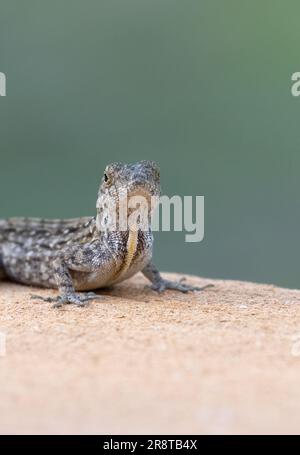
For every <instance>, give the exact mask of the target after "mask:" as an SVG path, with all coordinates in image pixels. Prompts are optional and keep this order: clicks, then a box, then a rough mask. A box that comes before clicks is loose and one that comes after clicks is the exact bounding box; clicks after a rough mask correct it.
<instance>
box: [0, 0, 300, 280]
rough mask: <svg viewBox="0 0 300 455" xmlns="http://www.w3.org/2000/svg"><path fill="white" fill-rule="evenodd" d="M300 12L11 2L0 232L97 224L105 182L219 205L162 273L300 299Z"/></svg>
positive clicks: (158, 251)
mask: <svg viewBox="0 0 300 455" xmlns="http://www.w3.org/2000/svg"><path fill="white" fill-rule="evenodd" d="M299 17H300V3H299V1H291V0H288V1H285V2H283V1H276V0H259V1H258V0H252V1H247V2H242V1H240V0H226V1H223V0H218V1H216V0H185V1H182V0H86V1H79V0H68V1H66V0H64V1H62V0H60V1H58V0H51V1H50V0H48V1H45V0H42V1H41V0H27V1H26V2H22V1H20V0H18V1H16V0H1V6H0V71H2V72H4V73H5V74H6V77H7V97H5V98H4V97H2V98H0V138H1V149H0V150H1V152H0V217H2V218H4V217H8V216H16V215H26V216H43V217H74V216H78V215H89V214H94V213H95V199H96V193H97V189H98V184H99V180H100V178H101V176H102V172H103V168H104V166H105V165H106V164H107V163H108V162H111V161H116V160H117V161H125V162H128V161H129V162H131V161H135V160H140V159H154V160H157V161H158V162H159V164H160V166H161V173H162V183H163V193H165V194H168V195H173V194H180V195H196V194H198V195H204V196H205V239H204V241H203V242H201V243H196V244H195V243H185V241H184V234H183V233H157V234H156V248H155V259H156V262H157V264H158V265H159V267H160V268H161V269H162V270H173V271H179V272H187V273H188V272H189V273H194V274H199V275H203V276H207V277H218V278H234V279H243V280H253V281H259V282H271V283H277V284H279V285H283V286H289V287H300V266H299V263H300V261H299V256H300V240H299V224H300V209H299V202H298V201H299V195H300V190H299V178H298V175H299V169H300V147H299V146H300V134H299V130H300V127H299V120H300V98H293V97H292V96H291V92H290V90H291V74H292V73H293V72H295V71H300V57H299V55H300V54H299V44H300V29H299V23H298V22H299Z"/></svg>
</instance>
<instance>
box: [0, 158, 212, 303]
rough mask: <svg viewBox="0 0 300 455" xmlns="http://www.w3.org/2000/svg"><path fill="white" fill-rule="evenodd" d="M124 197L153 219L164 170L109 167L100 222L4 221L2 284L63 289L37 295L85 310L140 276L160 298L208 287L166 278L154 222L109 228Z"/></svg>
mask: <svg viewBox="0 0 300 455" xmlns="http://www.w3.org/2000/svg"><path fill="white" fill-rule="evenodd" d="M124 192H126V195H127V200H129V199H130V197H136V196H138V197H140V196H141V197H143V198H145V200H146V201H147V203H149V209H148V211H147V213H146V216H147V217H148V219H149V220H151V215H152V213H153V210H152V211H151V209H150V200H151V198H159V196H160V192H161V189H160V170H159V167H158V165H157V164H156V163H155V162H154V161H148V160H143V161H139V162H136V163H133V164H122V163H112V164H109V165H108V166H107V167H106V168H105V171H104V174H103V176H102V179H101V184H100V188H99V191H98V197H97V203H96V209H97V211H96V215H95V216H94V217H83V218H76V219H64V220H63V219H62V220H55V219H41V218H9V219H0V279H1V278H2V279H3V278H8V279H9V280H12V281H14V282H17V283H21V284H25V285H29V286H38V287H44V288H55V289H58V290H59V294H58V296H57V297H55V298H52V297H48V298H43V297H40V296H32V298H39V299H42V300H45V301H47V302H52V303H54V306H55V307H60V306H62V305H64V304H75V305H78V306H84V305H86V304H87V303H88V302H89V301H91V300H94V299H98V298H101V296H100V295H99V294H96V293H94V292H92V291H94V290H97V289H100V288H104V287H110V286H111V285H114V284H115V283H119V282H121V281H123V280H126V279H128V278H130V277H131V276H133V275H134V274H136V273H137V272H139V271H141V272H142V273H143V274H144V276H145V277H146V278H148V279H149V281H150V282H151V283H152V286H151V287H152V289H154V290H155V291H157V292H159V293H160V292H162V291H164V290H166V289H174V290H177V291H180V292H188V291H198V290H199V291H200V290H202V289H204V288H206V287H207V286H204V287H202V288H199V287H196V286H190V285H187V284H185V283H183V282H182V281H183V280H180V281H179V282H173V281H170V280H166V279H164V278H163V277H162V275H161V274H160V272H159V271H158V269H157V268H156V267H155V265H154V263H153V262H152V247H153V234H152V231H151V223H150V224H149V226H147V229H142V228H141V227H139V226H138V224H137V223H132V226H129V225H128V226H127V227H126V229H124V230H122V229H120V224H119V222H117V223H116V224H115V226H114V228H113V229H112V228H111V226H110V225H109V223H108V224H107V217H108V216H111V215H112V213H110V211H111V210H112V208H113V207H114V208H115V210H116V214H117V215H118V214H119V212H120V209H121V201H122V200H123V199H122V194H124ZM128 213H129V211H128ZM130 213H131V214H132V210H131V212H130ZM106 224H107V226H106ZM208 286H209V285H208Z"/></svg>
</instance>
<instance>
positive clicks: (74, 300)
mask: <svg viewBox="0 0 300 455" xmlns="http://www.w3.org/2000/svg"><path fill="white" fill-rule="evenodd" d="M31 299H38V300H43V301H44V302H48V303H54V305H53V308H60V307H62V306H63V305H69V304H73V305H77V306H80V307H82V306H86V305H88V303H89V301H90V300H96V299H97V300H100V299H102V296H100V295H98V294H95V293H94V292H86V293H82V294H75V293H73V294H63V295H59V296H58V297H41V296H39V295H32V296H31Z"/></svg>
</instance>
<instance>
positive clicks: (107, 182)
mask: <svg viewBox="0 0 300 455" xmlns="http://www.w3.org/2000/svg"><path fill="white" fill-rule="evenodd" d="M104 182H105V183H106V185H110V184H111V183H112V181H111V177H110V176H109V175H107V173H106V172H104Z"/></svg>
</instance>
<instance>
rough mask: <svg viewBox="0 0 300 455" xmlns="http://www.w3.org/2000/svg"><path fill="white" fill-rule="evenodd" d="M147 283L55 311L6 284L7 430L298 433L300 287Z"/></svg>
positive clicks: (0, 312)
mask: <svg viewBox="0 0 300 455" xmlns="http://www.w3.org/2000/svg"><path fill="white" fill-rule="evenodd" d="M188 281H190V282H194V283H197V284H200V285H202V284H206V283H211V282H212V280H207V279H205V280H204V279H201V278H192V277H190V278H189V280H188ZM145 284H146V280H145V279H144V278H143V277H142V276H140V275H138V276H137V277H136V278H134V279H133V280H130V281H128V282H126V283H124V284H121V285H119V286H117V287H115V288H114V289H113V290H111V291H105V295H104V297H103V301H101V302H99V301H98V302H94V303H92V304H90V306H89V307H87V308H76V307H74V306H66V307H64V308H63V309H58V310H53V309H52V307H51V304H48V303H43V302H36V301H30V300H29V296H30V294H32V293H35V294H36V293H37V292H39V293H40V294H42V295H44V296H48V295H54V294H55V291H51V290H50V291H49V290H41V291H39V290H36V289H30V288H27V287H23V286H19V285H15V284H9V283H4V282H0V390H1V400H0V433H1V434H3V433H4V434H7V433H51V434H53V433H54V434H57V433H98V434H117V433H121V434H139V433H145V434H147V433H148V434H151V433H155V434H159V433H162V434H176V433H177V434H188V433H190V434H192V433H197V434H202V433H205V434H207V433H208V434H215V433H217V434H219V433H226V434H228V433H300V291H297V290H288V289H280V288H276V287H273V286H268V285H257V284H252V283H241V282H237V281H214V284H215V286H214V288H211V289H207V290H205V291H204V292H202V293H195V294H188V295H183V294H179V293H176V292H173V291H168V292H167V293H165V294H164V295H162V296H158V295H157V294H155V293H154V292H153V291H151V290H148V289H145ZM299 284H300V283H299ZM4 334H5V338H6V353H5V352H4V346H3V340H4ZM1 340H2V342H1Z"/></svg>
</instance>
